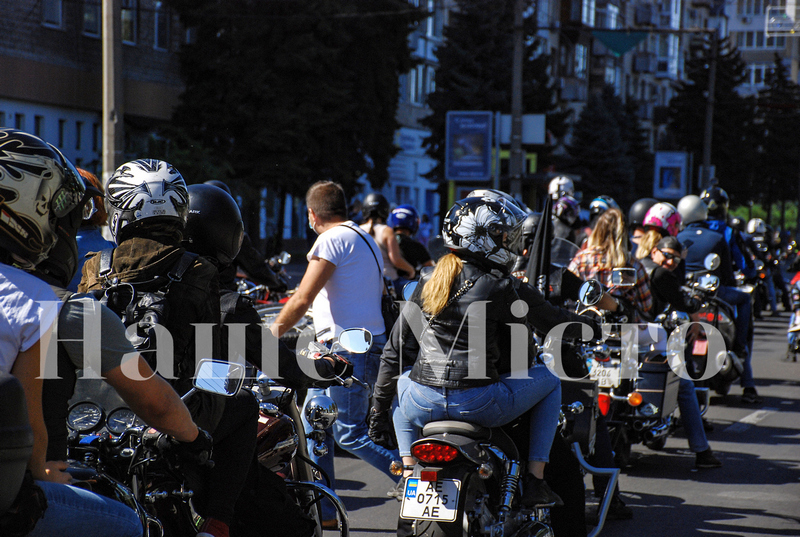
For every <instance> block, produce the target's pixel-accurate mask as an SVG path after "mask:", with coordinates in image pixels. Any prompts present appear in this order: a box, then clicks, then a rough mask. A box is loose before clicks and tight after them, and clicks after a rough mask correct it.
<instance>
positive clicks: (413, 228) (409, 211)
mask: <svg viewBox="0 0 800 537" xmlns="http://www.w3.org/2000/svg"><path fill="white" fill-rule="evenodd" d="M386 223H387V224H388V226H389V227H390V228H392V229H396V228H403V229H407V230H408V231H410V232H411V234H412V235H413V234H414V233H416V232H417V230H418V229H419V213H418V212H417V210H416V209H415V208H414V206H413V205H399V206H398V207H396V208H395V209H393V210H392V212H391V213H390V214H389V219H388V220H387V221H386Z"/></svg>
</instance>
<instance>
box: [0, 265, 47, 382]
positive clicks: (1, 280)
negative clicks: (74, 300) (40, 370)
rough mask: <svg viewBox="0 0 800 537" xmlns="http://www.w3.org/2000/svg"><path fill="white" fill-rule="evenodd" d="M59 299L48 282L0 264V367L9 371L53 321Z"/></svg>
mask: <svg viewBox="0 0 800 537" xmlns="http://www.w3.org/2000/svg"><path fill="white" fill-rule="evenodd" d="M60 308H61V301H60V300H59V299H58V297H56V294H55V293H54V292H53V290H52V289H50V286H49V285H47V284H46V283H44V282H43V281H42V280H40V279H39V278H37V277H35V276H31V275H30V274H28V273H27V272H24V271H22V270H19V269H17V268H14V267H11V266H9V265H4V264H0V371H2V372H3V373H9V372H10V371H11V367H12V366H13V365H14V361H15V360H16V359H17V355H18V354H19V353H20V352H23V351H27V350H28V349H30V348H31V347H32V346H33V345H34V344H36V342H37V341H39V339H40V338H41V336H42V334H43V333H45V332H47V330H48V329H49V328H50V327H51V326H52V325H53V323H54V322H55V320H56V318H57V317H58V311H59V309H60Z"/></svg>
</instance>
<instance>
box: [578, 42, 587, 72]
mask: <svg viewBox="0 0 800 537" xmlns="http://www.w3.org/2000/svg"><path fill="white" fill-rule="evenodd" d="M575 76H576V77H577V78H586V46H585V45H575Z"/></svg>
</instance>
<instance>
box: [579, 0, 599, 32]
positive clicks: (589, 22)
mask: <svg viewBox="0 0 800 537" xmlns="http://www.w3.org/2000/svg"><path fill="white" fill-rule="evenodd" d="M595 11H596V10H595V0H583V1H582V3H581V22H582V23H583V24H585V25H586V26H594V15H595Z"/></svg>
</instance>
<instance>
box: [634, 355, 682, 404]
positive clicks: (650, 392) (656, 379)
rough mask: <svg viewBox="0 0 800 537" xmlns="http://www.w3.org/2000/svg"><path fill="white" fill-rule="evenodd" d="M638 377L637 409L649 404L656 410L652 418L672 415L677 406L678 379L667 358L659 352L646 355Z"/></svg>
mask: <svg viewBox="0 0 800 537" xmlns="http://www.w3.org/2000/svg"><path fill="white" fill-rule="evenodd" d="M639 377H640V379H639V385H638V387H637V390H636V391H638V392H639V393H641V394H642V404H641V405H640V406H639V408H640V409H641V408H643V407H644V405H646V404H647V403H651V404H653V405H655V406H656V408H657V409H658V413H657V414H656V415H655V416H653V417H658V418H665V417H667V416H669V415H670V414H672V413H673V412H674V411H675V408H676V407H677V405H678V384H679V382H680V378H679V377H678V376H677V375H676V374H675V373H674V372H673V371H672V369H671V368H670V367H669V363H667V357H666V356H665V355H664V354H663V353H660V352H651V353H648V354H647V356H645V358H644V360H643V361H642V365H641V367H639Z"/></svg>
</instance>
